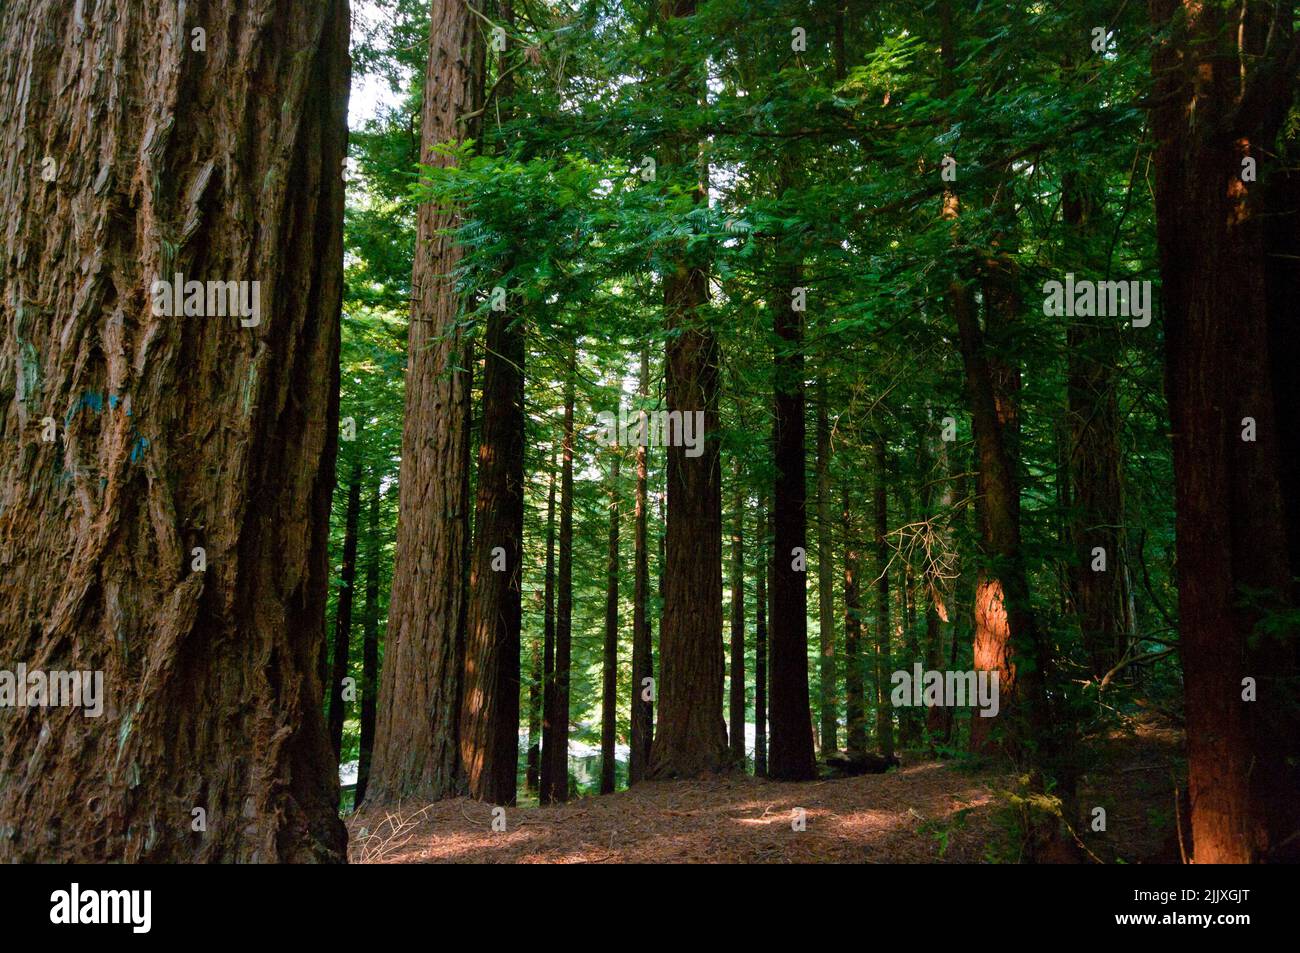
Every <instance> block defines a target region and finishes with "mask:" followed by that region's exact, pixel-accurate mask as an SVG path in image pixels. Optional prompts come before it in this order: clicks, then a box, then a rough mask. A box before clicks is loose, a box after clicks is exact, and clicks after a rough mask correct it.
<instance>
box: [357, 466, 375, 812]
mask: <svg viewBox="0 0 1300 953" xmlns="http://www.w3.org/2000/svg"><path fill="white" fill-rule="evenodd" d="M379 486H380V484H379V474H378V473H377V472H376V473H375V475H374V478H373V479H372V480H371V483H370V506H369V513H368V515H367V518H366V605H365V608H364V609H363V610H362V612H363V615H362V623H361V626H362V629H361V631H362V636H361V637H362V647H361V753H360V757H359V760H358V762H357V789H356V792H355V794H354V795H353V798H352V803H353V804H354V805H358V804H360V803H361V802H362V801H364V800H365V799H366V787H367V786H368V785H369V782H370V759H371V756H372V754H373V753H374V748H375V712H376V711H377V710H378V700H379V554H380V551H381V550H380V545H379V501H380V489H379Z"/></svg>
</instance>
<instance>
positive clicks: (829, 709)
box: [817, 381, 839, 754]
mask: <svg viewBox="0 0 1300 953" xmlns="http://www.w3.org/2000/svg"><path fill="white" fill-rule="evenodd" d="M830 456H831V428H830V419H829V417H828V416H827V413H826V384H825V382H824V381H818V383H817V617H818V623H819V625H818V628H819V629H820V639H819V641H820V643H821V657H820V668H819V675H820V678H821V750H822V753H823V754H825V753H826V752H828V751H836V750H838V748H839V737H838V736H839V726H838V724H837V721H836V719H837V717H838V712H837V707H838V701H837V699H836V697H835V563H834V558H833V556H832V553H833V552H834V550H833V549H832V545H833V544H832V542H831V500H830V497H831V477H830Z"/></svg>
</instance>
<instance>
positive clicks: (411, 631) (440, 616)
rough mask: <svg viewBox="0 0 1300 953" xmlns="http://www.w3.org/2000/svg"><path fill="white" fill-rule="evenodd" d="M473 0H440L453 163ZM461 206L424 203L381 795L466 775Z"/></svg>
mask: <svg viewBox="0 0 1300 953" xmlns="http://www.w3.org/2000/svg"><path fill="white" fill-rule="evenodd" d="M474 14H475V11H474V9H473V8H472V7H471V6H470V4H469V3H465V4H455V3H439V4H434V6H433V18H432V22H431V23H430V24H429V59H428V65H427V69H426V70H425V79H424V88H425V90H426V91H428V92H429V95H426V96H425V97H424V106H423V117H422V122H421V133H420V142H421V154H422V156H423V157H424V161H425V162H426V163H428V164H430V165H447V164H448V163H450V161H451V160H450V159H449V158H448V157H447V155H446V154H444V153H441V152H435V151H434V148H433V147H434V146H435V145H437V144H438V143H441V142H447V141H450V140H460V139H463V138H477V134H476V133H477V130H476V128H475V125H476V124H475V123H472V122H471V123H466V122H464V121H463V117H464V116H466V115H467V114H470V113H473V112H475V111H477V109H478V107H479V104H480V101H481V99H482V95H483V60H484V43H483V38H482V35H481V33H480V26H479V24H478V22H477V18H476V17H475V15H474ZM456 220H457V219H456V213H455V211H454V210H452V209H448V208H445V207H442V206H437V205H434V204H432V203H426V204H424V205H422V206H420V210H419V220H418V227H417V238H416V247H415V264H414V268H413V270H412V278H411V281H412V291H411V298H412V302H411V324H410V329H409V332H408V335H407V367H406V415H405V419H404V422H403V426H402V469H401V474H400V479H399V483H400V486H401V490H400V495H399V502H398V517H397V549H396V554H395V557H394V571H393V586H392V595H391V598H390V601H389V607H388V635H387V643H386V646H385V652H384V670H383V676H382V682H381V685H380V692H379V695H380V706H379V709H380V710H379V726H378V729H377V731H376V740H375V763H374V768H373V776H372V778H371V782H370V785H371V790H370V796H371V797H372V799H373V800H375V801H377V802H386V801H392V800H396V799H398V798H415V799H417V800H426V801H427V800H434V799H437V798H441V797H444V796H446V795H448V794H450V793H453V792H454V791H455V789H456V786H457V782H458V779H459V775H460V752H459V731H458V723H459V715H460V704H461V693H462V688H463V682H462V673H463V669H464V661H465V624H466V619H465V608H466V599H465V572H464V567H465V559H466V555H467V550H468V543H469V539H470V536H469V473H468V466H467V464H468V459H469V393H470V380H469V377H470V375H469V373H468V371H466V370H462V368H468V367H471V366H472V364H471V363H470V362H469V361H468V360H467V359H466V351H467V350H468V348H467V346H466V344H465V342H464V340H463V338H462V336H461V332H460V328H459V323H458V322H459V318H460V313H461V299H460V295H459V294H458V293H457V291H456V288H455V285H454V280H453V277H452V276H453V274H454V272H455V271H456V269H457V267H458V265H459V263H460V259H461V250H460V247H459V246H458V245H457V244H456V242H455V240H454V237H453V236H452V235H450V234H448V230H449V229H452V228H454V226H455V224H456Z"/></svg>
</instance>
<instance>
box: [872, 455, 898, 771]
mask: <svg viewBox="0 0 1300 953" xmlns="http://www.w3.org/2000/svg"><path fill="white" fill-rule="evenodd" d="M872 454H873V456H874V457H875V470H876V472H875V481H874V487H873V491H874V493H873V499H874V503H875V516H876V521H875V541H876V572H877V576H876V746H877V747H878V748H879V749H880V753H881V754H882V755H884V756H885V757H890V756H891V755H892V754H893V753H894V708H893V705H892V704H890V697H889V696H890V691H889V674H890V672H891V671H892V670H893V659H892V653H891V652H890V644H889V637H890V631H889V538H888V533H889V498H888V488H887V486H886V481H887V480H888V479H889V475H888V469H889V467H888V463H889V461H888V454H887V450H886V447H885V438H884V436H883V435H878V436H877V437H876V440H875V445H874V446H873V447H872Z"/></svg>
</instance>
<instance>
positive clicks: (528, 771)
mask: <svg viewBox="0 0 1300 953" xmlns="http://www.w3.org/2000/svg"><path fill="white" fill-rule="evenodd" d="M528 673H529V678H528V754H527V756H526V758H527V760H526V762H525V765H524V790H525V791H536V790H537V785H538V782H539V780H540V779H541V773H540V772H541V757H542V745H541V734H542V682H543V679H545V677H546V674H545V671H544V670H543V668H542V643H541V641H540V640H539V639H537V638H536V637H534V638H533V639H532V651H531V658H530V664H529V667H528Z"/></svg>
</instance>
